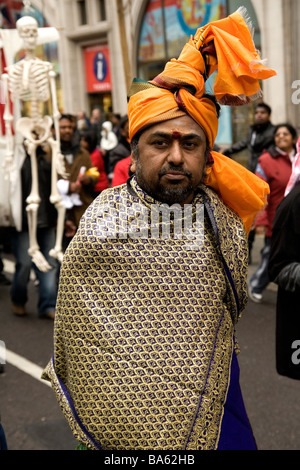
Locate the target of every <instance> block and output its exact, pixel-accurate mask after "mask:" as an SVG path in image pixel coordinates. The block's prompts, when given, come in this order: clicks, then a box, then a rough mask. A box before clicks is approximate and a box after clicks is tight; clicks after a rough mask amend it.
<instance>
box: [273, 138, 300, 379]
mask: <svg viewBox="0 0 300 470" xmlns="http://www.w3.org/2000/svg"><path fill="white" fill-rule="evenodd" d="M269 277H270V280H271V281H273V282H275V283H276V284H277V285H278V290H277V303H276V369H277V372H278V374H280V375H284V376H286V377H289V378H292V379H297V380H300V334H299V333H300V315H299V305H300V138H299V139H298V142H297V155H296V157H295V159H294V162H293V171H292V174H291V177H290V180H289V182H288V185H287V187H286V190H285V197H284V199H283V200H282V201H281V203H280V204H279V206H278V207H277V210H276V214H275V217H274V223H273V231H272V237H271V248H270V258H269Z"/></svg>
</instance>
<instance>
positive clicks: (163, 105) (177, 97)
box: [128, 7, 276, 230]
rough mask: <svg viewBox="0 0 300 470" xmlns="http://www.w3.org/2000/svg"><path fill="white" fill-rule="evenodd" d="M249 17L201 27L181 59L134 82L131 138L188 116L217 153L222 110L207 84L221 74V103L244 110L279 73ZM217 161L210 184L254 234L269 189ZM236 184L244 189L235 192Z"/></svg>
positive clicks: (227, 163)
mask: <svg viewBox="0 0 300 470" xmlns="http://www.w3.org/2000/svg"><path fill="white" fill-rule="evenodd" d="M245 14H246V9H245V8H243V7H241V8H239V9H238V10H237V11H236V12H235V13H233V14H232V15H229V16H228V17H227V18H224V19H222V20H219V21H215V22H212V23H209V24H207V25H206V26H204V27H202V28H199V29H198V30H197V32H196V34H195V36H194V37H191V38H190V40H189V42H188V43H187V44H186V45H185V46H184V48H183V50H182V52H181V54H180V55H179V57H178V59H171V60H170V61H169V62H168V63H167V64H166V66H165V68H164V70H163V72H162V73H161V74H159V75H158V76H157V77H155V78H154V79H153V80H151V81H149V82H145V81H142V80H138V79H135V80H134V81H133V83H132V86H131V88H130V90H129V102H128V117H129V138H130V139H132V138H133V136H134V135H135V134H136V133H137V132H139V131H141V130H143V129H146V128H147V127H149V126H151V125H154V124H157V123H159V122H163V121H166V120H169V119H173V118H176V117H179V116H183V115H185V114H188V115H189V116H191V117H192V118H193V119H194V121H195V122H197V124H199V126H200V127H201V128H202V129H203V130H204V132H205V134H206V136H207V139H208V142H209V145H210V147H211V148H213V145H214V142H215V139H216V136H217V133H218V117H217V111H216V106H215V104H214V102H213V101H212V100H211V99H209V98H207V97H206V96H203V95H204V94H205V81H206V80H207V79H208V78H209V77H210V76H211V74H212V73H213V72H214V71H215V70H217V77H216V81H215V85H214V94H215V97H216V99H217V101H218V102H219V103H220V104H226V105H229V106H239V105H243V104H246V103H249V102H250V101H253V100H255V99H257V98H259V97H261V96H262V92H261V89H260V84H259V80H263V79H266V78H269V77H272V76H274V75H276V72H275V71H274V70H272V69H270V68H267V67H266V66H265V65H264V64H263V61H262V60H261V59H260V56H259V54H258V52H257V51H256V49H255V45H254V42H253V39H252V35H251V32H250V29H249V28H251V25H250V24H249V22H248V20H247V19H245V18H244V16H245ZM212 156H213V160H214V164H213V167H212V168H209V169H208V175H207V178H206V180H205V184H207V185H210V186H212V187H213V188H214V189H215V190H216V191H217V192H219V194H220V196H221V197H222V199H223V200H224V202H226V204H227V205H229V206H230V207H231V208H232V209H234V210H235V211H236V212H238V213H239V214H240V215H241V216H242V218H243V220H244V222H245V226H246V229H247V230H249V228H250V225H251V223H250V220H252V219H253V218H254V216H255V214H256V213H257V212H258V211H259V210H260V209H261V208H262V207H263V206H264V205H265V203H266V196H267V194H268V193H269V187H268V185H267V184H266V183H263V184H262V183H261V182H259V181H258V180H259V178H257V177H256V176H255V175H253V174H252V173H250V172H249V171H248V170H246V169H245V168H243V167H242V166H241V165H239V164H237V163H236V162H233V161H232V160H231V159H228V158H227V157H224V156H223V155H220V154H218V153H216V152H212ZM220 169H222V171H220ZM234 179H235V180H236V182H238V184H239V185H237V184H234V187H232V181H233V180H234ZM260 181H261V180H260ZM224 190H225V193H224ZM236 190H237V191H238V193H236V192H235V191H236ZM243 201H244V202H243ZM247 201H248V202H247ZM246 214H247V215H246Z"/></svg>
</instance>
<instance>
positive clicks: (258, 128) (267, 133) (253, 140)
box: [223, 103, 275, 172]
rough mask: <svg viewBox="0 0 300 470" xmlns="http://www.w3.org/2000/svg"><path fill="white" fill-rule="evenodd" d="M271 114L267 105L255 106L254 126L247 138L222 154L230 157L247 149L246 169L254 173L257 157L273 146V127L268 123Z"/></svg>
mask: <svg viewBox="0 0 300 470" xmlns="http://www.w3.org/2000/svg"><path fill="white" fill-rule="evenodd" d="M271 112H272V110H271V108H270V106H268V105H267V104H265V103H259V104H257V105H256V108H255V114H254V124H253V125H252V126H251V127H250V129H249V132H248V135H247V137H246V138H245V139H244V140H241V141H240V142H237V143H235V144H233V145H232V147H230V148H228V149H226V150H224V151H223V154H224V155H227V156H228V157H231V155H233V154H235V153H238V152H241V151H242V150H244V149H245V148H248V152H249V155H248V164H247V168H248V169H249V170H250V171H253V172H255V168H256V165H257V160H258V157H260V155H261V154H262V153H263V151H264V150H266V149H268V148H269V147H270V146H271V145H272V144H274V130H275V126H274V125H273V124H272V123H271V121H270V118H271Z"/></svg>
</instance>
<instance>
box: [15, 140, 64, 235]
mask: <svg viewBox="0 0 300 470" xmlns="http://www.w3.org/2000/svg"><path fill="white" fill-rule="evenodd" d="M37 161H38V179H39V196H40V198H41V202H40V205H39V209H38V218H37V226H38V228H50V227H55V226H56V222H57V211H56V209H55V207H54V206H53V204H51V203H50V200H49V198H50V194H51V162H50V161H49V160H48V159H47V158H45V153H44V152H43V150H42V149H41V147H38V148H37ZM21 184H22V230H25V231H27V230H28V223H27V212H26V207H27V203H26V198H27V197H28V196H29V194H30V191H31V184H32V177H31V162H30V157H29V155H28V154H26V158H25V161H24V163H23V166H22V170H21Z"/></svg>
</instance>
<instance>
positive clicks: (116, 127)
mask: <svg viewBox="0 0 300 470" xmlns="http://www.w3.org/2000/svg"><path fill="white" fill-rule="evenodd" d="M109 121H111V122H112V125H113V129H112V130H113V132H114V133H115V134H116V136H117V139H118V140H119V139H120V137H121V134H120V122H121V114H119V113H112V114H111V116H110V118H109Z"/></svg>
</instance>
